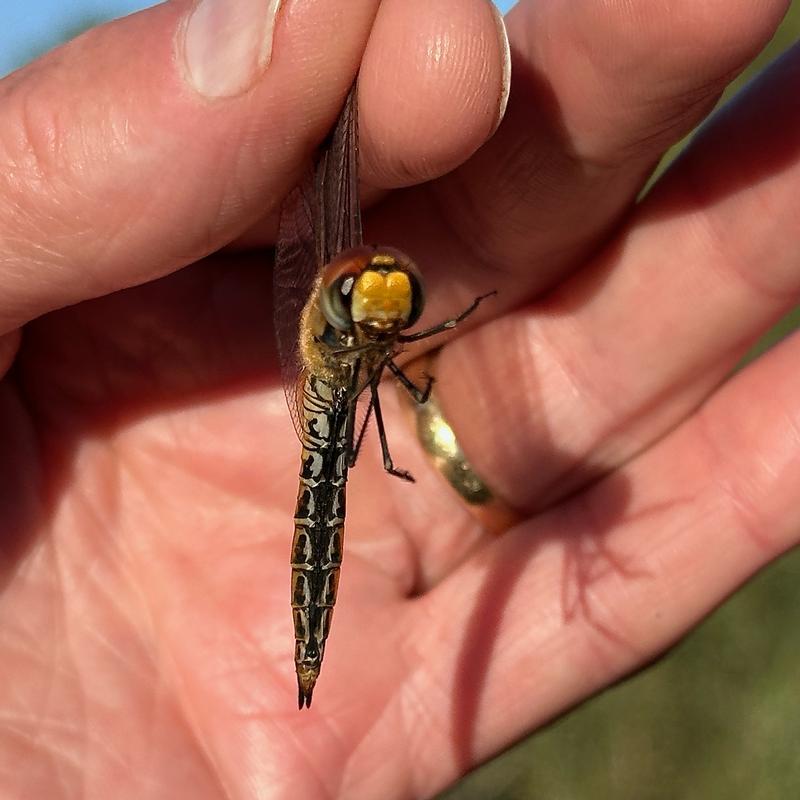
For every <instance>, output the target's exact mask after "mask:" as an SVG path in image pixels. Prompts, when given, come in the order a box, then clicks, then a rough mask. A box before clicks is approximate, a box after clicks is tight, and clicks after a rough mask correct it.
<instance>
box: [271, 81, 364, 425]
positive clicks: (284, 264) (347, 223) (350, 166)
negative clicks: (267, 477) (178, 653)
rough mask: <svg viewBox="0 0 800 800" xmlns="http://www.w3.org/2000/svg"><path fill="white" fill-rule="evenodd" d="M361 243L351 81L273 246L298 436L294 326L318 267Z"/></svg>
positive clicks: (287, 386)
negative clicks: (331, 127)
mask: <svg viewBox="0 0 800 800" xmlns="http://www.w3.org/2000/svg"><path fill="white" fill-rule="evenodd" d="M361 243H362V231H361V208H360V205H359V199H358V102H357V82H354V83H353V86H352V87H351V88H350V91H349V93H348V95H347V100H346V101H345V105H344V108H343V109H342V113H341V115H340V116H339V120H338V122H337V124H336V127H335V128H334V129H333V131H332V132H331V134H330V135H329V136H328V138H327V139H326V140H325V142H324V143H323V145H322V147H321V150H320V154H319V157H318V159H317V161H316V164H315V166H314V167H313V168H311V169H309V170H308V171H307V173H306V175H305V177H304V178H303V180H302V181H301V182H300V184H299V185H298V186H297V187H296V188H295V189H294V190H293V191H292V192H291V193H290V194H289V196H288V197H287V198H286V200H285V201H284V203H283V206H282V207H281V217H280V226H279V230H278V242H277V245H276V247H275V269H274V275H273V289H274V291H273V303H274V308H275V333H276V337H277V341H278V352H279V356H280V362H281V376H282V379H283V388H284V392H285V394H286V402H287V404H288V406H289V412H290V413H291V416H292V422H293V423H294V428H295V432H296V433H297V435H298V437H300V432H301V423H300V421H301V411H300V405H299V404H300V396H301V392H302V386H303V364H302V360H301V358H300V353H299V347H298V344H299V339H298V331H299V325H300V319H301V316H302V313H303V308H304V307H305V305H306V303H307V302H308V300H309V298H310V297H311V294H312V292H313V290H314V286H315V283H316V279H317V275H318V274H319V272H320V270H321V269H322V268H323V267H324V266H325V265H326V264H327V263H328V262H330V261H331V260H332V259H333V258H335V257H336V256H337V255H338V254H339V253H341V252H342V251H343V250H347V249H348V248H350V247H357V246H359V245H360V244H361Z"/></svg>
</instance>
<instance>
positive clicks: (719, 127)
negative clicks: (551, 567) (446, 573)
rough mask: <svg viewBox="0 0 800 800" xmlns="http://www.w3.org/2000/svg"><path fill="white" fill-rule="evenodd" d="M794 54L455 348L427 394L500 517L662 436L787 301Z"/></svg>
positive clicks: (794, 290) (797, 73) (798, 283)
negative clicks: (508, 507) (577, 248)
mask: <svg viewBox="0 0 800 800" xmlns="http://www.w3.org/2000/svg"><path fill="white" fill-rule="evenodd" d="M799 80H800V50H796V51H793V52H792V53H790V54H789V55H788V56H787V57H786V58H784V59H783V60H782V61H781V62H780V63H779V64H777V65H776V66H775V67H774V68H773V69H772V70H770V71H769V72H768V73H767V74H766V75H765V76H764V77H763V79H762V80H761V81H759V82H758V83H756V84H755V85H754V86H753V87H752V89H751V91H749V92H748V93H747V94H746V95H745V96H743V97H742V98H741V99H740V100H739V101H737V102H736V103H735V104H734V105H733V106H731V107H730V109H729V110H727V111H725V112H724V113H723V114H722V115H720V117H719V118H717V119H716V120H715V121H714V122H712V123H711V124H709V125H708V126H707V127H706V129H705V132H704V134H703V135H702V136H701V137H700V138H699V139H698V140H697V141H696V142H695V144H694V146H693V147H692V148H691V149H690V150H689V152H687V154H686V157H685V158H684V159H682V160H681V161H680V162H679V163H678V164H676V165H675V168H674V170H672V172H671V173H670V174H669V175H668V176H667V179H666V180H665V181H664V182H663V186H661V187H660V188H659V189H658V190H657V191H655V192H654V193H653V194H652V195H651V196H649V197H648V199H647V200H646V201H645V202H644V203H643V204H642V206H641V209H640V211H639V213H638V214H637V215H636V216H635V217H634V218H633V219H632V221H631V224H630V226H629V227H628V228H627V229H626V230H625V231H624V232H623V234H622V235H621V237H620V238H619V239H618V240H617V241H615V242H613V243H612V244H611V246H610V247H609V248H608V249H607V250H606V251H605V252H604V253H603V254H602V255H601V257H600V258H599V259H597V260H596V261H595V262H594V263H593V264H592V265H591V266H590V267H589V268H587V269H586V270H585V272H583V273H581V274H579V275H578V276H576V277H575V278H574V279H573V280H572V281H570V282H568V283H567V284H565V285H564V286H563V287H562V288H560V289H559V290H558V291H556V292H555V293H553V294H552V295H550V296H549V297H548V298H546V299H545V300H544V301H543V302H542V303H540V304H537V305H534V306H531V307H530V308H528V309H526V310H524V311H521V312H519V313H518V314H516V315H514V316H512V317H510V318H508V319H506V320H502V321H497V322H495V323H492V324H491V325H489V326H485V327H484V328H483V329H482V330H480V331H478V332H475V333H474V334H471V335H469V336H467V337H465V338H464V339H463V340H459V341H457V342H454V343H453V344H452V345H451V346H449V347H448V348H447V349H446V351H445V352H444V353H443V354H442V357H441V358H440V359H439V362H438V364H439V373H438V374H439V378H440V380H439V384H438V389H439V394H440V400H441V402H442V405H443V407H444V409H445V413H446V415H447V417H448V419H449V420H450V422H451V424H452V425H453V427H454V429H455V431H456V432H457V434H458V436H459V441H460V443H461V445H462V447H463V448H464V449H465V451H466V452H467V454H468V456H469V457H470V459H471V460H472V461H473V463H474V464H475V465H476V467H477V469H478V471H479V472H481V473H482V474H483V475H484V477H485V478H486V479H487V480H488V481H489V483H490V484H491V485H492V486H494V487H495V488H496V489H497V491H498V492H500V494H501V495H503V496H505V497H506V498H507V499H508V500H509V501H510V502H511V503H512V504H514V505H517V506H519V507H521V508H527V509H534V508H541V507H543V506H546V505H548V504H549V503H552V502H553V501H554V500H555V499H558V498H559V497H563V496H564V495H565V494H568V493H569V492H571V491H574V490H575V489H576V488H577V487H579V486H581V485H585V483H586V482H588V481H591V480H596V479H597V477H598V476H599V475H601V474H603V473H605V472H606V471H608V470H609V469H612V468H613V467H614V466H616V465H619V464H621V463H624V461H625V460H626V459H628V458H630V457H631V456H632V455H633V454H634V453H636V452H638V451H640V450H641V449H643V448H644V447H646V446H647V445H648V444H649V443H651V442H652V441H654V440H655V439H657V438H658V437H659V436H662V435H663V434H664V433H665V432H666V431H668V430H669V429H670V428H671V427H673V426H674V425H675V424H677V423H678V422H679V421H680V419H682V418H683V417H684V416H685V415H686V414H687V413H688V412H689V411H690V410H691V409H692V408H694V407H695V406H696V405H697V404H698V403H699V402H701V400H702V399H703V398H704V397H705V396H706V395H707V393H708V392H709V391H710V390H711V389H712V388H713V387H714V386H715V385H716V384H718V383H719V381H721V380H722V379H723V378H724V376H725V375H726V374H727V373H728V372H729V371H730V370H731V369H732V368H733V366H734V365H735V363H736V362H737V360H738V359H739V358H741V356H742V355H743V353H744V352H745V350H746V348H747V347H748V346H749V345H750V344H751V343H752V342H753V340H754V339H755V338H756V337H757V336H758V335H759V334H760V333H761V332H762V331H763V330H765V329H766V328H767V327H768V326H769V325H771V324H772V323H773V322H774V321H775V320H776V319H778V318H779V317H780V316H781V315H782V314H784V313H785V312H786V311H787V310H788V309H790V308H791V307H793V306H794V305H795V304H796V303H797V300H798V296H800V261H798V258H797V255H796V254H797V252H798V244H799V243H798V237H797V222H796V221H797V219H798V216H800V204H798V199H797V192H796V186H797V180H798V175H799V174H800V162H798V158H797V142H798V136H799V135H800V115H798V114H797V113H796V109H795V107H794V106H791V108H788V107H787V104H786V98H787V97H791V96H793V95H794V94H795V93H796V91H797V85H798V81H799Z"/></svg>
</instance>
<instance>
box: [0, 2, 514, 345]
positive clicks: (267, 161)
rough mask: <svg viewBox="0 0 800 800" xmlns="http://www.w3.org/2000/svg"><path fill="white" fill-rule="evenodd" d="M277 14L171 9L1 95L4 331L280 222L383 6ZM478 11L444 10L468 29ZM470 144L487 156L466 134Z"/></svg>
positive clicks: (62, 53)
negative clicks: (273, 216) (271, 219)
mask: <svg viewBox="0 0 800 800" xmlns="http://www.w3.org/2000/svg"><path fill="white" fill-rule="evenodd" d="M209 2H211V0H209ZM277 5H278V4H277V3H274V2H273V3H263V2H256V1H255V0H252V2H250V1H249V0H239V1H238V2H233V0H231V2H230V3H224V4H221V3H217V4H214V5H213V6H207V5H202V4H201V5H200V6H198V7H197V9H195V4H189V3H187V2H176V3H169V4H163V5H160V6H157V7H155V8H153V9H150V10H148V11H146V12H142V13H141V14H137V15H134V16H131V17H127V18H125V19H124V20H120V21H118V22H115V23H113V24H111V25H108V26H104V27H102V28H98V29H95V30H92V31H90V32H88V33H87V34H86V35H85V36H83V37H81V38H79V39H78V40H76V41H74V42H72V43H71V44H69V45H68V46H66V47H65V48H62V49H60V50H58V51H56V52H55V53H53V54H50V55H49V56H47V57H45V58H44V59H42V60H40V61H39V62H36V63H35V64H34V65H32V66H31V67H29V68H27V69H25V70H22V71H20V72H19V73H15V74H14V75H13V76H11V77H10V78H9V79H7V80H6V81H5V82H4V84H3V86H4V88H5V93H4V103H3V110H2V112H0V148H2V157H3V159H4V161H5V162H6V163H8V164H9V165H12V167H13V168H9V169H7V170H5V171H4V173H3V179H2V181H0V204H2V206H3V207H4V210H5V213H4V214H2V215H0V218H1V219H0V236H1V237H2V239H3V241H4V252H3V265H2V269H1V270H0V288H2V298H3V299H2V302H0V331H2V330H10V329H13V328H14V327H15V326H18V325H20V324H22V323H23V322H25V321H27V320H29V319H31V318H33V317H35V316H36V315H38V314H41V313H42V312H44V311H46V310H49V309H51V308H55V307H59V306H63V305H66V304H69V303H73V302H76V301H78V300H81V299H85V298H87V297H93V296H97V295H99V294H104V293H107V292H110V291H113V290H115V289H119V288H121V287H124V286H129V285H132V284H136V283H141V282H143V281H146V280H150V279H152V278H154V277H157V276H159V275H163V274H165V273H167V272H169V271H171V270H174V269H176V268H177V267H179V266H182V265H184V264H186V263H188V262H190V261H192V260H194V259H196V258H198V257H200V256H202V255H205V254H207V253H209V252H211V251H213V250H216V249H217V248H219V247H220V246H221V245H223V244H225V243H227V242H229V241H231V240H232V239H233V238H235V237H236V236H237V235H239V234H240V233H242V232H243V231H244V230H246V229H247V228H248V227H249V226H251V225H252V224H253V223H254V222H255V221H256V220H257V219H259V218H261V217H262V216H263V215H264V214H265V213H266V212H268V211H269V209H270V208H272V209H276V208H277V206H278V205H279V203H280V200H281V199H282V197H283V196H284V195H285V193H286V191H287V190H288V189H289V188H290V187H291V185H292V184H293V183H294V182H295V181H296V180H297V178H298V176H299V174H300V172H301V169H302V166H303V161H304V160H305V158H306V157H307V156H308V155H309V154H310V152H311V150H312V149H313V148H314V146H315V145H316V144H317V143H318V142H319V141H320V139H321V138H322V137H323V136H324V134H325V133H326V132H327V130H328V129H329V128H330V125H331V123H332V120H333V119H334V118H335V116H336V114H337V113H338V111H339V108H340V107H341V103H342V99H343V97H344V94H345V92H346V91H347V88H348V85H349V83H350V82H351V81H352V78H353V76H354V74H355V71H356V69H357V66H358V63H359V59H360V57H361V53H362V50H363V48H364V45H365V42H366V40H367V36H368V32H369V29H370V26H371V24H372V21H373V16H374V14H375V11H376V9H377V5H378V4H377V3H376V2H375V0H358V2H353V3H348V4H347V13H346V24H343V23H342V20H343V18H342V6H341V3H339V2H338V0H319V2H316V3H313V4H308V3H306V4H299V5H298V4H293V5H289V4H283V6H282V7H281V8H279V9H278V13H277V16H276V17H275V19H274V21H273V23H270V22H269V20H268V19H267V17H266V16H265V15H266V14H267V11H268V10H269V9H273V10H274V9H275V8H276V6H277ZM475 5H476V3H475V2H474V0H473V1H472V2H467V0H463V2H461V3H460V4H458V3H455V2H453V4H452V9H451V10H456V11H457V9H458V8H462V9H464V8H465V9H467V12H466V13H465V14H463V15H462V16H465V18H466V19H467V20H469V19H472V17H474V16H475V12H474V11H470V10H469V9H471V8H473V7H474V6H475ZM209 8H211V9H213V15H210V14H209V12H208V9H209ZM225 9H229V12H226V11H225ZM228 13H230V14H231V17H230V19H228V18H227V17H226V14H228ZM226 20H227V21H226ZM454 24H455V26H456V27H455V29H456V30H458V29H459V22H458V17H457V18H456V20H455V23H454ZM491 25H493V22H492V19H491V17H490V16H487V21H486V22H485V23H484V27H486V26H491ZM476 26H478V23H475V22H474V21H473V24H472V30H473V31H475V30H477V27H476ZM478 27H479V26H478ZM220 30H224V31H226V32H227V35H220ZM332 30H336V31H337V32H338V33H337V35H335V36H332V35H331V31H332ZM495 35H496V34H495ZM380 36H381V37H386V38H387V39H388V40H389V41H385V42H383V43H382V42H381V39H380V38H379V39H378V40H376V41H375V43H374V47H375V48H377V49H381V47H385V48H387V49H388V48H389V47H390V46H391V41H390V37H391V31H386V30H385V31H384V32H383V33H382V34H380ZM143 41H146V42H147V43H148V47H147V48H142V47H141V43H142V42H143ZM462 62H463V58H462ZM500 69H501V68H500V65H499V63H498V67H497V69H496V70H495V72H496V73H499V72H500ZM472 74H473V75H478V79H479V82H480V81H483V80H484V76H483V74H482V73H479V71H477V70H476V71H475V72H474V73H472ZM320 75H323V76H325V80H324V81H320ZM456 77H457V76H455V75H454V74H449V76H448V75H447V74H446V75H445V78H444V79H445V80H450V81H451V82H452V81H453V80H455V78H456ZM470 80H472V79H470ZM470 80H468V81H466V83H470ZM496 83H498V86H499V82H498V81H496ZM487 85H488V84H487ZM473 88H474V87H473ZM475 91H478V90H475ZM487 91H488V90H487ZM478 94H479V95H481V92H480V91H478ZM484 95H485V96H484ZM484 95H481V96H484V100H483V101H482V102H488V100H489V98H488V94H486V93H484ZM497 103H498V101H497V98H496V97H495V98H492V105H493V108H494V112H495V113H496V110H497ZM384 108H386V100H384ZM434 113H435V112H434ZM483 116H485V114H484V115H483ZM367 118H368V119H369V115H367ZM454 130H455V129H454ZM481 135H482V136H485V135H486V133H485V131H484V132H483V133H481ZM461 137H462V133H461V132H460V131H458V130H455V133H454V137H453V140H454V141H455V149H456V150H458V147H459V146H460V145H459V143H460V142H462V141H463V140H462V138H461ZM466 140H467V142H468V149H474V147H475V146H477V145H476V144H475V141H474V140H475V132H474V130H473V129H469V130H468V131H467V136H466ZM470 142H471V143H470ZM451 143H452V141H451ZM390 144H391V145H392V146H394V145H395V144H396V141H394V142H390ZM437 146H438V145H437ZM431 163H433V162H432V161H431Z"/></svg>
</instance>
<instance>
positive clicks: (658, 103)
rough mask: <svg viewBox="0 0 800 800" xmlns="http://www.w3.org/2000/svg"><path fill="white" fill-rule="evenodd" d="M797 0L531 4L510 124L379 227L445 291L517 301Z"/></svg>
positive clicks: (707, 103) (516, 64) (554, 275)
mask: <svg viewBox="0 0 800 800" xmlns="http://www.w3.org/2000/svg"><path fill="white" fill-rule="evenodd" d="M787 6H788V3H787V2H786V0H770V1H769V2H765V3H758V4H754V3H750V2H747V0H736V2H733V3H730V2H724V3H723V2H721V0H718V2H715V3H712V4H710V5H709V4H704V5H703V7H702V9H700V8H699V7H698V5H697V3H694V2H692V1H691V0H681V2H677V3H675V2H673V3H655V4H654V3H650V2H647V0H637V2H633V3H631V2H625V3H602V4H598V3H594V2H591V0H586V1H585V2H574V1H573V0H570V2H558V1H557V0H552V1H551V2H546V3H542V2H535V1H534V0H527V1H525V2H521V3H519V4H518V5H517V6H516V7H515V8H514V9H513V10H512V11H511V12H510V13H509V15H508V16H507V25H508V34H509V39H510V43H511V50H512V53H513V71H512V87H511V95H510V101H509V106H508V111H507V113H506V115H505V118H504V121H503V123H502V125H501V126H500V128H499V130H498V132H497V133H496V134H495V136H493V137H492V139H491V141H490V142H488V143H487V145H486V146H485V147H483V148H481V150H480V151H479V152H478V153H477V154H476V156H475V157H474V158H472V159H470V161H469V162H467V163H466V164H465V165H464V166H463V167H461V168H460V169H458V170H457V171H455V172H454V173H452V174H451V175H448V176H446V177H445V178H443V179H442V180H440V181H437V182H436V183H434V184H433V185H431V186H430V187H421V191H415V192H412V193H410V194H408V195H406V196H400V197H398V198H397V199H396V200H395V201H393V202H391V203H389V204H387V206H386V207H385V208H381V209H380V210H379V213H378V215H377V219H376V220H375V221H374V222H373V224H374V225H375V228H374V229H373V236H374V237H375V238H376V239H387V240H389V239H394V240H395V241H396V243H397V244H398V246H402V247H403V248H404V249H406V250H408V251H409V252H411V253H413V254H414V255H415V256H416V258H417V260H418V262H419V263H420V264H421V266H422V268H423V271H424V272H425V275H426V278H427V280H428V283H429V284H430V286H431V288H432V291H431V297H432V298H435V297H436V296H437V295H438V294H442V293H443V292H439V291H437V287H438V286H441V285H447V287H448V293H445V294H447V295H448V296H450V295H449V293H451V292H452V290H453V284H456V285H457V286H460V285H462V284H464V285H466V286H467V287H468V288H466V289H465V290H464V292H463V294H462V295H461V296H460V297H459V300H465V299H467V298H468V297H469V296H474V295H475V294H478V293H481V292H483V291H486V290H487V289H499V290H500V292H501V296H500V298H499V301H498V302H499V305H498V306H497V308H498V309H499V308H501V307H502V306H503V305H506V306H511V305H515V304H517V303H518V302H519V300H520V298H521V297H524V296H528V295H530V294H531V293H532V292H534V291H536V290H540V289H541V288H542V287H544V286H549V285H551V284H552V283H553V282H554V281H555V280H557V279H558V278H559V277H560V276H562V275H563V274H564V273H565V271H567V270H569V269H571V268H574V267H575V266H576V264H578V263H579V262H580V259H581V258H582V257H583V256H585V255H586V254H587V253H588V252H589V251H590V250H591V249H592V248H593V247H594V246H596V244H597V243H598V242H599V241H601V240H602V239H603V238H604V237H605V236H607V235H608V232H609V230H610V229H611V228H612V227H613V225H614V224H615V223H616V222H617V221H618V220H619V218H620V216H621V215H622V214H623V213H624V212H625V211H627V209H628V208H629V206H630V204H631V203H632V202H633V201H634V199H635V197H636V195H637V193H638V192H639V190H640V189H641V187H642V185H643V182H644V181H645V180H646V178H647V176H648V175H649V174H650V172H651V171H652V168H653V165H654V164H655V163H656V161H657V160H658V159H659V158H660V157H661V155H662V153H663V152H664V150H665V149H666V148H667V147H668V146H669V145H671V144H672V143H674V142H675V141H677V140H678V139H680V138H681V137H682V136H683V135H685V134H686V133H687V132H688V131H690V130H691V129H692V127H693V126H694V125H696V124H697V122H699V121H700V120H701V119H702V118H703V116H704V115H705V114H706V113H707V112H708V111H709V110H710V109H711V107H712V106H713V104H714V103H715V102H716V100H717V98H718V96H719V94H720V92H721V91H722V89H723V88H724V87H725V85H726V84H727V83H728V81H729V80H730V79H731V78H732V77H733V75H735V74H736V73H737V72H738V71H739V70H740V69H742V68H743V66H744V65H745V64H746V63H747V62H748V61H749V60H750V59H751V58H752V57H753V56H754V55H755V54H756V53H757V52H758V50H759V49H760V48H761V47H762V46H763V45H764V44H765V43H766V42H767V41H768V39H769V38H770V36H771V35H772V33H773V32H774V30H775V28H776V26H777V25H778V23H779V21H780V19H781V17H782V16H783V14H784V13H785V11H786V8H787ZM432 243H434V244H432ZM467 301H468V300H467Z"/></svg>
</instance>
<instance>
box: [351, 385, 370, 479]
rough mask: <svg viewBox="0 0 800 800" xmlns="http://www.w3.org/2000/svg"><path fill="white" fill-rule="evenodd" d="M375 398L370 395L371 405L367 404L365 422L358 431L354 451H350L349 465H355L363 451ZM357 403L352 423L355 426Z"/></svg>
mask: <svg viewBox="0 0 800 800" xmlns="http://www.w3.org/2000/svg"><path fill="white" fill-rule="evenodd" d="M373 403H374V399H373V398H372V397H370V399H369V405H368V406H367V415H366V416H365V417H364V422H363V423H362V425H361V430H360V431H359V432H358V438H357V439H356V446H355V447H354V448H353V451H352V452H351V453H350V459H349V462H348V463H349V466H351V467H354V466H355V463H356V459H358V454H359V453H360V452H361V443H362V442H363V441H364V434H365V433H366V432H367V427H368V426H369V418H370V417H371V416H372V407H373ZM355 408H356V407H355V403H354V404H353V423H352V425H353V426H354V427H355Z"/></svg>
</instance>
